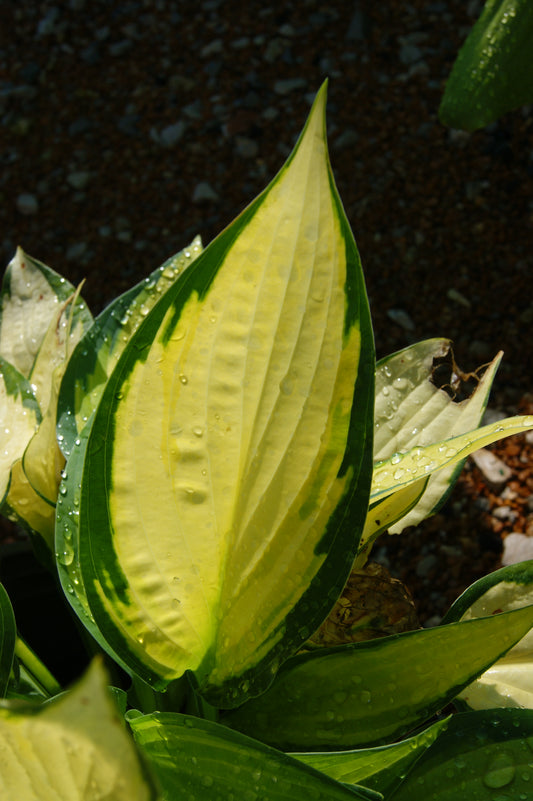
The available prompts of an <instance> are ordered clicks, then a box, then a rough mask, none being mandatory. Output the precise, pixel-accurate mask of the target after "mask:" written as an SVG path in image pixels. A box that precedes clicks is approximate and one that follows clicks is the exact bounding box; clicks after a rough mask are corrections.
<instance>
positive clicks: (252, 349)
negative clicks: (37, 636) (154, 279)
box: [63, 89, 375, 705]
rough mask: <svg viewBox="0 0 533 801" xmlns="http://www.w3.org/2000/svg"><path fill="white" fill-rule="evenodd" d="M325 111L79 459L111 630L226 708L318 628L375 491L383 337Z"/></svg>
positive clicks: (209, 264)
mask: <svg viewBox="0 0 533 801" xmlns="http://www.w3.org/2000/svg"><path fill="white" fill-rule="evenodd" d="M324 107H325V89H323V90H322V91H321V92H320V93H319V95H318V97H317V100H316V102H315V105H314V106H313V109H312V112H311V115H310V117H309V120H308V122H307V124H306V127H305V129H304V132H303V134H302V136H301V138H300V140H299V142H298V144H297V146H296V148H295V151H294V152H293V154H292V155H291V157H290V158H289V160H288V162H287V163H286V165H285V166H284V168H283V169H282V171H281V172H280V173H279V175H278V176H277V177H276V178H275V179H274V181H273V182H272V183H271V184H270V186H269V187H268V188H267V189H266V190H265V191H264V192H263V194H262V195H260V196H259V197H258V198H257V199H256V201H254V203H253V204H252V205H251V206H249V207H248V208H247V209H246V210H245V211H244V212H243V214H242V215H241V216H240V217H239V218H237V220H236V221H235V222H234V223H233V224H232V225H231V226H230V227H229V228H228V229H226V231H224V232H223V233H222V234H221V236H220V237H219V238H218V239H216V240H215V241H214V242H213V243H212V244H211V245H210V246H209V247H208V248H207V249H206V251H204V253H203V254H202V255H201V256H199V258H198V259H197V260H196V261H195V262H194V263H193V264H192V265H191V267H190V268H189V269H188V270H187V271H186V273H185V274H184V275H183V276H182V278H181V280H179V281H178V282H176V283H175V284H174V285H172V286H171V287H170V288H169V289H168V290H167V292H166V294H165V295H163V297H162V298H161V300H160V301H159V302H158V303H157V304H156V305H155V306H154V308H153V309H152V310H151V312H150V313H149V314H148V315H147V317H146V319H145V321H144V322H143V323H142V325H141V326H140V327H139V329H138V330H137V331H136V333H135V334H134V335H133V337H132V339H131V340H130V342H129V343H128V345H127V346H126V349H125V350H124V353H123V354H122V356H121V358H120V360H119V362H118V364H117V366H116V368H115V370H114V371H113V373H112V374H111V377H110V378H109V380H108V382H107V385H106V388H105V390H104V394H103V395H102V399H101V401H100V404H99V406H98V408H97V410H96V412H95V415H96V416H95V420H94V424H93V426H92V428H91V431H90V434H89V439H88V447H87V456H86V459H85V463H84V467H83V477H82V480H81V485H82V490H81V497H80V518H79V519H80V535H79V548H80V555H79V557H80V558H79V563H80V565H81V570H82V574H83V584H84V587H85V590H86V593H87V599H88V602H89V606H90V609H91V613H92V614H93V616H94V618H95V620H96V623H97V625H98V627H99V628H100V629H101V631H102V632H103V634H104V636H105V637H106V639H107V640H108V642H109V644H110V647H111V648H112V649H113V650H114V651H115V652H116V653H118V654H119V655H120V656H121V657H122V659H123V660H124V661H125V662H127V663H128V664H129V665H130V667H131V669H133V670H135V671H136V672H138V673H139V674H140V675H141V676H143V677H144V678H145V679H146V680H148V681H151V682H153V683H154V684H156V685H158V686H164V685H165V684H166V683H167V682H169V681H171V680H173V679H174V678H176V677H178V676H180V675H182V673H183V672H184V671H185V670H191V671H194V672H195V673H196V676H197V680H198V682H199V685H200V689H201V692H202V693H204V694H205V695H206V697H208V698H209V700H211V702H213V703H218V704H220V705H235V704H238V703H240V702H241V701H242V700H243V698H246V697H247V696H248V695H249V694H253V693H257V692H260V691H261V689H262V688H264V687H265V686H266V685H268V683H269V682H270V681H271V680H272V678H273V676H274V674H275V672H276V670H277V668H278V666H279V664H280V661H282V660H283V659H285V658H287V656H289V655H290V654H291V653H293V652H294V651H295V650H297V649H298V647H299V646H300V645H301V644H302V643H303V642H304V641H305V640H306V639H307V638H308V636H309V635H310V634H311V633H312V632H313V631H314V630H315V629H316V628H317V627H318V625H319V624H320V622H321V621H322V619H323V618H324V617H325V616H326V614H327V612H328V611H329V608H330V607H331V605H332V603H333V601H334V600H335V598H336V597H337V595H338V594H339V593H340V591H341V589H342V586H343V584H344V582H345V580H346V578H347V576H348V573H349V570H350V567H351V563H352V561H353V558H354V555H355V550H356V547H357V542H358V539H359V536H360V532H361V529H362V523H363V520H364V515H365V512H366V507H367V503H368V484H369V479H370V472H371V463H370V462H371V418H372V405H373V398H374V393H373V376H374V370H375V364H374V351H373V341H372V333H371V327H370V319H369V313H368V305H367V299H366V293H365V289H364V284H363V279H362V273H361V268H360V262H359V258H358V254H357V250H356V247H355V243H354V241H353V237H352V235H351V232H350V230H349V227H348V224H347V221H346V218H345V216H344V213H343V210H342V206H341V204H340V200H339V198H338V195H337V193H336V190H335V186H334V183H333V179H332V175H331V170H330V166H329V160H328V156H327V149H326V139H325V120H324ZM67 470H68V467H67ZM68 473H69V475H68V478H67V482H66V485H65V489H66V496H65V498H63V501H64V502H65V501H67V502H68V498H69V497H71V496H72V497H74V496H75V492H76V487H77V485H78V483H79V482H80V476H79V474H78V475H72V476H71V475H70V471H69V470H68ZM70 482H72V483H70Z"/></svg>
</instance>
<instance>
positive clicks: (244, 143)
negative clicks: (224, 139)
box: [235, 136, 259, 159]
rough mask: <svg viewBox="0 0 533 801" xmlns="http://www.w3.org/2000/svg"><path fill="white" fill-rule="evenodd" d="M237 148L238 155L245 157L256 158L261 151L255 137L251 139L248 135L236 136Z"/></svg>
mask: <svg viewBox="0 0 533 801" xmlns="http://www.w3.org/2000/svg"><path fill="white" fill-rule="evenodd" d="M235 150H236V152H237V155H238V156H240V157H241V158H243V159H254V158H255V157H256V156H257V154H258V153H259V145H258V144H257V142H256V141H255V140H254V139H249V138H248V137H247V136H236V137H235Z"/></svg>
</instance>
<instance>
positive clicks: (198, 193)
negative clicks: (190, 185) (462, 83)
mask: <svg viewBox="0 0 533 801" xmlns="http://www.w3.org/2000/svg"><path fill="white" fill-rule="evenodd" d="M217 200H219V196H218V194H217V193H216V192H215V190H214V189H213V187H212V186H211V184H210V183H208V182H207V181H200V183H199V184H196V186H195V187H194V192H193V194H192V202H193V203H216V201H217Z"/></svg>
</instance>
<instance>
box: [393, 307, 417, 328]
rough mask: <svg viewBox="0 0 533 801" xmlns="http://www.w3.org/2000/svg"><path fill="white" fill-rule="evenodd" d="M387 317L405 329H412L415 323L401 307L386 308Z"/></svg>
mask: <svg viewBox="0 0 533 801" xmlns="http://www.w3.org/2000/svg"><path fill="white" fill-rule="evenodd" d="M387 317H388V318H389V320H392V322H393V323H396V324H397V325H399V326H400V327H401V328H403V329H404V330H405V331H414V330H415V324H414V323H413V321H412V320H411V318H410V317H409V315H408V314H407V312H406V311H404V310H403V309H388V311H387Z"/></svg>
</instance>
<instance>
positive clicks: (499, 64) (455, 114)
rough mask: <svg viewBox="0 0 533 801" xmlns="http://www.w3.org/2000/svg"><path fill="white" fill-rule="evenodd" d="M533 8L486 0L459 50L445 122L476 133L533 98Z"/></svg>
mask: <svg viewBox="0 0 533 801" xmlns="http://www.w3.org/2000/svg"><path fill="white" fill-rule="evenodd" d="M532 45H533V6H532V4H531V2H529V0H487V2H486V3H485V6H484V8H483V12H482V14H481V16H480V18H479V19H478V21H477V22H476V24H475V25H474V27H473V28H472V30H471V32H470V34H469V36H468V38H467V40H466V42H465V43H464V45H463V47H462V48H461V50H460V51H459V54H458V56H457V60H456V62H455V64H454V65H453V68H452V71H451V74H450V77H449V78H448V82H447V84H446V88H445V91H444V97H443V98H442V102H441V105H440V108H439V117H440V120H441V122H443V123H444V125H449V126H450V127H453V128H464V129H465V130H467V131H475V130H476V129H477V128H483V127H484V126H485V125H488V124H489V123H490V122H493V121H494V120H497V119H498V117H500V116H501V115H502V114H505V113H506V112H507V111H511V110H512V109H515V108H518V106H522V105H524V104H526V103H531V102H532V101H533V61H532V59H531V48H532Z"/></svg>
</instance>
